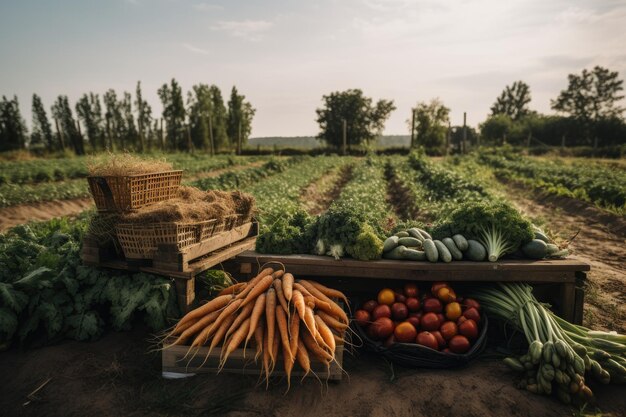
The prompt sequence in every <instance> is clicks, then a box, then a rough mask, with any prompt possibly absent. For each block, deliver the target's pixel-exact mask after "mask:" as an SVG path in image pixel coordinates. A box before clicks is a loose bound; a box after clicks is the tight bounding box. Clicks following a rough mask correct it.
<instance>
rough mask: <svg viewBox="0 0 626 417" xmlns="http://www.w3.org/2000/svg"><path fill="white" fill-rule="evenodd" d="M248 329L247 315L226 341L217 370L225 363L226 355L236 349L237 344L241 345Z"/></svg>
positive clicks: (248, 320) (248, 319)
mask: <svg viewBox="0 0 626 417" xmlns="http://www.w3.org/2000/svg"><path fill="white" fill-rule="evenodd" d="M249 329H250V317H248V318H247V319H245V320H244V321H243V323H241V327H239V329H237V331H236V332H235V333H233V337H231V339H230V342H229V343H228V346H226V350H225V351H222V355H221V358H220V366H219V368H218V369H219V370H222V368H223V367H224V365H225V364H226V360H227V359H228V356H229V355H230V354H231V353H233V351H234V350H235V349H237V348H238V347H239V345H241V343H242V342H243V341H244V339H245V338H246V335H247V334H248V330H249Z"/></svg>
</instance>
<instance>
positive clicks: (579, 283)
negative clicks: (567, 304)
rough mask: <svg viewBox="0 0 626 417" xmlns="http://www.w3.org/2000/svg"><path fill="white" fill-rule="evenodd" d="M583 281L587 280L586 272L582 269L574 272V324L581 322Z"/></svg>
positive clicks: (583, 295)
mask: <svg viewBox="0 0 626 417" xmlns="http://www.w3.org/2000/svg"><path fill="white" fill-rule="evenodd" d="M585 281H587V273H586V272H582V271H578V272H576V288H575V290H574V292H575V295H574V321H573V323H574V324H583V310H584V307H585Z"/></svg>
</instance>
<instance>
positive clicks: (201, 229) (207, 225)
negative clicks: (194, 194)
mask: <svg viewBox="0 0 626 417" xmlns="http://www.w3.org/2000/svg"><path fill="white" fill-rule="evenodd" d="M243 220H244V219H243V216H241V215H237V214H234V215H231V216H228V217H226V218H225V219H224V220H223V221H221V222H218V221H217V220H206V221H202V222H196V223H154V224H149V225H137V224H132V223H123V224H118V225H117V227H116V231H117V239H118V240H119V242H120V245H121V246H122V250H123V251H124V256H125V257H126V259H152V258H153V257H154V254H155V253H156V250H157V248H158V245H161V244H171V245H176V247H177V248H178V250H179V251H182V250H184V249H185V248H187V247H189V246H191V245H194V244H196V243H200V242H202V241H204V240H206V239H208V238H210V237H212V236H215V235H216V234H218V233H221V232H224V231H227V230H231V229H233V228H235V227H237V226H240V225H241V224H242V223H243Z"/></svg>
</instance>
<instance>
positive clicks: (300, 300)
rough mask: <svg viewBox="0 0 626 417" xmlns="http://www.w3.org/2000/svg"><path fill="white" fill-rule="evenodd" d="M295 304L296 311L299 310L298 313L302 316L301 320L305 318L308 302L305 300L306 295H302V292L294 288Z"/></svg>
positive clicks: (293, 298)
mask: <svg viewBox="0 0 626 417" xmlns="http://www.w3.org/2000/svg"><path fill="white" fill-rule="evenodd" d="M292 300H293V306H294V307H295V309H296V311H297V312H298V315H299V316H300V319H301V320H304V313H305V311H306V304H305V302H304V297H303V296H302V293H301V292H300V291H298V290H293V297H292Z"/></svg>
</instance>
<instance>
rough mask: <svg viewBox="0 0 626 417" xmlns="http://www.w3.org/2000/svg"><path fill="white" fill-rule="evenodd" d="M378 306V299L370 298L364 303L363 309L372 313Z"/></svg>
mask: <svg viewBox="0 0 626 417" xmlns="http://www.w3.org/2000/svg"><path fill="white" fill-rule="evenodd" d="M376 306H378V303H377V302H376V300H369V301H366V302H364V303H363V310H365V311H367V312H368V313H371V312H372V311H374V309H375V308H376Z"/></svg>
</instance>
